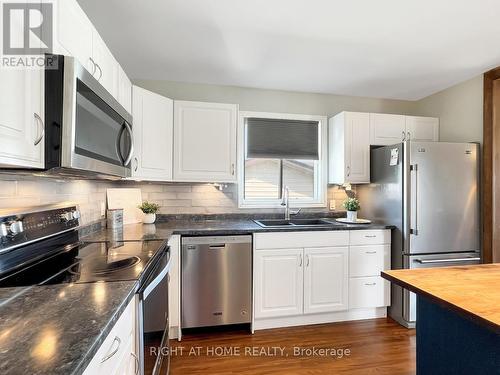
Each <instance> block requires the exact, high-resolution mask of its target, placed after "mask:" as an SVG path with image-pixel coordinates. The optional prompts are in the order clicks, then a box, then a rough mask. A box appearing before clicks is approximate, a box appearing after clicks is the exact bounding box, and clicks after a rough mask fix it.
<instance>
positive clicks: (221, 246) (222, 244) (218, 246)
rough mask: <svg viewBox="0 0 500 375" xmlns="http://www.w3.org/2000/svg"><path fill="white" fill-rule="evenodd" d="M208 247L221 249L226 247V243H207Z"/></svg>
mask: <svg viewBox="0 0 500 375" xmlns="http://www.w3.org/2000/svg"><path fill="white" fill-rule="evenodd" d="M208 248H209V249H210V250H223V249H225V248H226V244H225V243H221V244H214V245H208Z"/></svg>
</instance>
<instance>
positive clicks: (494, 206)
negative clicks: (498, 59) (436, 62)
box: [481, 67, 500, 263]
mask: <svg viewBox="0 0 500 375" xmlns="http://www.w3.org/2000/svg"><path fill="white" fill-rule="evenodd" d="M483 81H484V83H483V168H482V172H483V173H482V178H481V180H482V181H481V182H482V209H483V210H482V212H483V213H482V216H483V237H482V243H483V246H482V247H483V263H492V262H493V261H494V260H496V261H500V259H493V258H494V254H493V248H494V246H493V245H494V244H500V229H496V228H495V227H496V224H498V225H500V213H496V212H498V211H499V210H500V186H498V185H499V184H496V183H495V182H496V180H497V177H498V178H500V159H499V160H496V159H498V157H500V116H495V100H496V101H497V102H498V103H499V104H497V105H498V106H499V107H498V108H499V109H500V67H498V68H495V69H492V70H490V71H488V72H486V73H484V80H483ZM495 216H497V217H495Z"/></svg>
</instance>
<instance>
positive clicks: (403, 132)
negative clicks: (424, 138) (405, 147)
mask: <svg viewBox="0 0 500 375" xmlns="http://www.w3.org/2000/svg"><path fill="white" fill-rule="evenodd" d="M401 133H402V134H403V137H402V138H401V139H402V141H403V142H404V141H406V132H405V131H404V130H403V131H402V132H401Z"/></svg>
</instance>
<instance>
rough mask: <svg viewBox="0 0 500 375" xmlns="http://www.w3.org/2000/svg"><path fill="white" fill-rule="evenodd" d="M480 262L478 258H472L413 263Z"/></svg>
mask: <svg viewBox="0 0 500 375" xmlns="http://www.w3.org/2000/svg"><path fill="white" fill-rule="evenodd" d="M479 260H481V258H479V257H474V258H451V259H430V260H424V259H415V262H417V263H420V264H439V263H454V262H477V261H479Z"/></svg>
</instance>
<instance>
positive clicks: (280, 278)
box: [254, 249, 304, 318]
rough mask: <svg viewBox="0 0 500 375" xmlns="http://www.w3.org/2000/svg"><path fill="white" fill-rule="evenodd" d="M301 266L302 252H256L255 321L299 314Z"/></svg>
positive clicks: (296, 250) (301, 298) (301, 305)
mask: <svg viewBox="0 0 500 375" xmlns="http://www.w3.org/2000/svg"><path fill="white" fill-rule="evenodd" d="M303 263H304V256H303V249H280V250H262V251H256V252H255V256H254V279H255V293H256V296H258V297H257V298H256V299H255V318H269V317H278V316H289V315H298V314H302V311H303V290H304V286H303V284H304V283H303V278H304V274H303Z"/></svg>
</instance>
